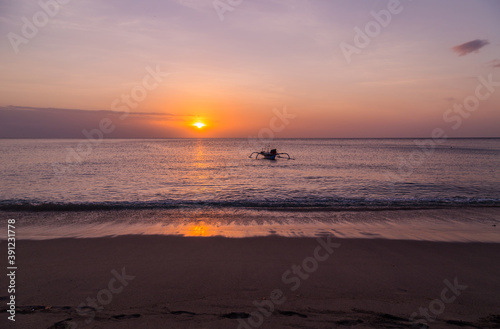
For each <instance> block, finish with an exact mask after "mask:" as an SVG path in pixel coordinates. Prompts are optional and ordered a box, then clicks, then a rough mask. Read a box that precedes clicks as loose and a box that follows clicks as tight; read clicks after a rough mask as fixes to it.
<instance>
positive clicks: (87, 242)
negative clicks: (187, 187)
mask: <svg viewBox="0 0 500 329" xmlns="http://www.w3.org/2000/svg"><path fill="white" fill-rule="evenodd" d="M328 239H330V240H328ZM321 241H322V242H321ZM337 244H338V246H337V247H336V245H337ZM328 246H329V247H328ZM328 248H330V249H328ZM328 250H331V251H332V253H329V252H328ZM498 254H500V244H499V243H474V242H469V243H457V242H426V241H407V240H406V241H400V240H384V239H336V238H331V237H330V238H328V237H322V238H316V239H315V238H287V237H277V236H268V237H252V238H223V237H178V236H138V235H136V236H119V237H115V238H92V239H91V238H86V239H74V238H73V239H53V240H40V241H35V240H23V241H20V242H19V243H18V246H17V253H16V256H17V259H18V267H19V270H18V273H19V274H18V278H17V286H18V288H19V289H18V291H17V296H16V298H17V307H18V311H17V316H16V317H17V320H16V323H18V325H21V324H22V327H23V328H39V327H45V328H49V327H51V326H53V328H59V327H61V328H64V326H66V327H70V325H71V324H70V322H72V321H73V322H75V323H76V324H77V325H78V327H79V328H80V327H82V328H83V327H86V326H88V327H89V328H90V327H92V328H123V327H134V328H163V327H165V326H167V327H169V328H238V327H241V328H245V325H244V324H243V323H246V325H247V326H248V325H250V327H252V328H253V327H254V326H252V325H251V324H252V323H258V322H259V321H260V320H259V319H260V317H259V312H260V315H261V317H262V318H263V321H262V325H261V326H260V327H261V328H286V327H290V326H303V327H314V328H332V327H334V328H337V327H338V328H347V327H349V326H352V327H355V328H386V327H391V326H392V327H398V328H411V327H412V325H414V324H415V323H416V322H415V319H417V320H418V319H421V318H425V317H423V316H422V315H421V314H419V313H420V308H422V309H428V310H429V309H430V310H433V309H434V310H436V307H438V306H439V305H441V304H442V303H443V301H442V297H441V296H442V292H443V290H444V289H445V288H447V287H448V288H447V289H448V290H447V292H446V293H445V294H444V296H445V297H446V300H447V301H449V302H445V303H444V304H443V305H444V306H445V307H444V309H443V310H442V311H441V310H439V311H440V312H437V313H439V314H437V313H436V314H434V313H432V312H431V313H430V314H431V315H432V316H433V319H432V321H430V320H429V321H427V322H428V323H429V324H430V325H431V327H432V328H450V327H456V328H458V327H464V326H465V325H470V326H472V325H475V326H479V327H485V326H489V327H494V326H498V324H499V323H500V313H499V312H498V309H499V307H500V300H499V299H498V291H500V282H499V281H498V277H500V264H499V263H498V262H496V261H494V259H496V257H497V255H498ZM297 266H299V267H300V268H301V270H300V271H298V270H297ZM117 273H118V274H117ZM132 277H133V278H132ZM113 278H115V279H113ZM120 278H121V281H120ZM113 280H114V281H113ZM5 281H6V279H5V278H4V279H2V285H5V283H6V282H5ZM112 281H113V282H112ZM110 282H112V283H110ZM119 282H120V283H119ZM450 284H451V287H453V286H454V285H455V286H456V287H458V290H457V289H455V290H457V291H458V294H456V295H453V294H451V293H450V291H452V290H450V289H451V288H450ZM464 286H467V287H466V288H464V289H462V288H463V287H464ZM293 288H296V289H293ZM276 290H279V291H281V295H280V294H278V293H276ZM454 296H455V298H453V297H454ZM2 298H3V297H2ZM452 299H453V302H451V300H452ZM89 300H90V301H92V300H94V302H93V303H94V304H93V305H90V304H89ZM440 300H441V302H439V301H440ZM280 302H281V303H280ZM90 303H91V304H92V302H90ZM259 305H260V306H259ZM82 306H84V308H82ZM271 306H272V307H271ZM414 312H416V313H417V316H416V317H415V316H414V319H413V320H414V321H413V322H412V321H411V320H410V318H411V317H412V314H413V313H414ZM1 314H4V317H5V319H2V320H1V321H6V317H7V313H5V311H4V312H2V313H1ZM249 316H250V317H249ZM90 317H92V320H91V321H90V323H89V324H87V323H86V322H85V321H87V320H88V319H89V318H90ZM69 319H71V320H69ZM245 321H246V322H245ZM249 321H250V322H249ZM252 321H253V322H252ZM57 323H59V324H58V326H59V327H57V325H56V324H57ZM417 327H419V326H417ZM51 328H52V327H51Z"/></svg>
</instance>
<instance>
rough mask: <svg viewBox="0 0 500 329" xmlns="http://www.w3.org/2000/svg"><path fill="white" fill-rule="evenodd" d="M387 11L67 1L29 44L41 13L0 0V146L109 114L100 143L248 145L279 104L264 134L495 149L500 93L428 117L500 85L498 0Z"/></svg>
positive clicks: (355, 5) (349, 5) (385, 6)
mask: <svg viewBox="0 0 500 329" xmlns="http://www.w3.org/2000/svg"><path fill="white" fill-rule="evenodd" d="M393 1H394V0H389V1H379V0H377V1H362V0H359V1H349V2H346V1H332V2H324V1H306V0H290V1H281V0H270V1H263V0H262V1H244V2H242V3H241V4H240V5H238V6H237V7H235V8H234V10H233V11H227V12H224V13H223V14H222V16H223V18H224V20H222V21H221V19H220V15H219V14H220V12H219V13H218V12H217V9H216V8H214V6H213V3H212V2H211V1H202V0H182V1H181V0H178V1H174V0H172V1H159V0H147V1H145V2H141V3H140V4H139V3H136V2H134V1H131V0H126V1H118V0H113V1H109V2H106V3H102V2H101V1H97V0H91V1H88V2H86V3H79V2H70V3H68V4H66V5H63V6H60V8H58V9H57V10H56V13H55V14H54V15H53V17H50V19H48V21H47V23H46V24H42V25H43V26H39V27H38V32H37V33H36V35H35V36H32V37H30V38H25V36H24V35H23V29H25V27H24V25H23V24H25V23H23V20H22V17H28V19H31V17H33V15H34V14H35V13H37V12H39V11H43V8H41V7H40V5H39V4H38V3H36V2H31V1H27V0H22V1H16V2H15V3H14V2H2V3H0V10H1V11H2V15H3V16H4V17H3V18H2V20H0V29H1V31H2V33H3V34H4V35H6V36H7V37H6V38H3V39H2V41H1V43H0V54H1V56H2V59H3V60H2V63H0V67H1V69H2V80H1V81H0V122H1V123H0V128H1V129H0V137H23V136H25V137H26V136H28V135H29V136H31V135H30V134H32V135H33V136H35V137H36V136H38V137H47V136H49V137H68V136H72V137H74V136H78V135H79V134H80V135H81V130H82V129H85V127H86V129H94V128H96V126H95V125H96V124H97V125H98V122H99V120H100V119H102V118H104V117H106V116H109V115H111V114H107V113H108V112H106V111H113V110H119V111H124V110H126V111H130V112H131V113H134V115H131V116H129V117H128V118H127V119H124V120H119V121H118V122H116V125H117V129H116V131H114V132H113V133H110V135H109V137H141V136H142V137H248V136H256V135H258V134H259V133H261V132H262V131H263V129H264V130H266V129H271V128H272V127H270V122H271V121H272V120H277V119H276V114H275V112H273V109H274V111H277V110H278V111H283V109H284V108H286V109H287V111H288V113H291V114H293V115H294V116H295V117H294V118H293V119H291V120H289V121H290V122H287V124H286V127H285V128H284V129H274V130H273V129H271V130H273V134H274V137H429V136H430V132H431V131H432V129H434V128H436V127H442V128H443V129H445V130H447V131H448V132H449V136H452V137H460V136H463V137H494V136H496V137H498V136H499V134H498V131H499V129H498V122H500V111H499V105H500V92H499V91H495V90H493V91H492V92H489V95H488V97H487V98H485V99H482V100H480V102H479V105H478V108H477V109H474V110H473V111H469V112H467V113H466V116H467V117H463V116H462V115H461V114H460V113H458V112H452V113H451V114H450V115H451V116H457V115H458V116H461V117H460V118H456V119H455V120H458V119H460V120H461V121H462V122H461V124H460V127H459V128H458V129H452V128H451V126H452V125H453V124H452V122H447V121H446V120H445V119H444V118H443V116H444V115H445V113H446V112H447V111H448V110H450V109H453V106H460V105H463V102H464V100H465V99H467V97H469V96H471V95H472V96H474V95H475V92H476V89H477V88H478V85H481V82H480V77H482V78H483V79H488V77H489V76H490V79H491V80H492V81H500V55H499V54H500V52H499V50H500V39H499V37H498V31H499V30H500V20H498V17H500V4H499V2H497V1H494V0H490V1H466V0H458V1H452V0H448V1H439V2H438V3H437V2H434V1H418V2H415V1H413V2H411V1H405V0H401V1H400V2H399V5H398V6H396V7H394V6H393V7H391V3H392V2H393ZM451 8H453V9H452V10H451ZM390 10H393V11H394V12H393V13H392V14H391V12H390ZM384 13H385V14H387V13H389V14H390V19H389V20H387V16H386V17H385V19H386V21H385V22H383V21H381V22H382V23H384V24H382V23H380V22H378V23H377V17H378V19H382V20H383V19H384ZM380 17H382V18H380ZM377 24H378V30H377V31H375V32H373V31H372V32H370V30H369V28H370V26H371V27H372V28H377ZM382 25H385V26H382ZM359 29H361V31H365V32H362V33H365V34H366V33H372V34H373V36H371V37H370V36H369V37H368V44H366V45H361V46H359V43H358V46H359V47H357V46H356V44H357V43H356V42H357V41H359V40H362V39H363V38H365V40H364V41H366V36H364V37H363V36H361V37H360V34H359V32H356V31H359ZM367 29H368V30H367ZM366 31H368V32H366ZM14 35H17V37H20V38H25V40H26V42H24V41H23V42H21V43H16V41H15V40H20V39H19V38H18V39H16V37H15V36H14ZM9 36H10V37H9ZM360 38H361V39H360ZM13 40H14V41H13ZM356 40H357V41H356ZM362 41H363V40H362ZM346 45H347V46H346ZM346 47H348V48H346ZM349 47H351V48H349ZM352 47H356V49H357V50H356V52H353V53H348V54H347V55H346V49H353V48H352ZM454 47H455V48H454ZM152 71H153V72H154V71H156V72H157V73H156V75H155V74H152V73H151V72H152ZM494 88H499V87H497V86H496V87H494ZM485 90H486V89H485ZM486 91H487V90H486ZM134 93H135V97H134V96H133V95H134ZM124 95H125V97H129V99H130V97H131V96H130V95H132V97H131V99H132V101H131V103H129V104H128V105H127V104H126V103H125V102H124V101H123V97H124ZM127 95H128V96H127ZM474 97H475V96H474ZM134 99H135V101H134ZM130 104H133V106H132V105H130ZM9 106H10V107H9ZM26 108H30V109H29V110H27V109H26ZM47 108H50V109H53V110H50V111H47V110H46V109H47ZM71 109H78V110H82V111H70V110H71ZM16 111H17V112H16ZM61 111H66V112H61ZM93 111H94V112H93ZM95 111H104V112H95ZM452 111H453V110H452ZM111 116H112V115H111ZM36 118H39V119H36ZM273 118H274V119H273ZM37 120H38V126H37V123H36V122H37ZM198 120H199V121H202V122H204V123H205V124H206V126H205V127H204V128H202V129H198V128H195V127H193V126H192V124H193V123H194V122H195V121H198ZM55 121H57V122H58V125H57V126H51V125H50V124H51V122H52V123H53V122H55ZM76 121H79V122H80V123H83V122H85V124H87V125H88V126H85V127H83V126H82V125H81V124H79V123H77V122H76ZM448 121H451V120H448ZM45 122H46V123H45ZM273 122H274V121H273ZM42 124H46V126H41V125H42ZM63 127H65V128H63ZM82 127H83V128H82ZM279 127H281V125H280V126H279ZM2 131H3V132H2ZM37 134H38V135H37ZM33 136H31V137H33Z"/></svg>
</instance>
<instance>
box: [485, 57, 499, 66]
mask: <svg viewBox="0 0 500 329" xmlns="http://www.w3.org/2000/svg"><path fill="white" fill-rule="evenodd" d="M486 64H487V65H488V66H489V67H500V59H498V58H497V59H494V60H492V61H489V62H488V63H486Z"/></svg>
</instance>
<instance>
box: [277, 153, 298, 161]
mask: <svg viewBox="0 0 500 329" xmlns="http://www.w3.org/2000/svg"><path fill="white" fill-rule="evenodd" d="M282 154H286V156H287V157H288V160H295V159H294V158H292V157H290V154H288V153H278V154H276V156H277V157H278V158H284V157H282V156H281V155H282Z"/></svg>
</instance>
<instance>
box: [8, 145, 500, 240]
mask: <svg viewBox="0 0 500 329" xmlns="http://www.w3.org/2000/svg"><path fill="white" fill-rule="evenodd" d="M418 143H429V141H425V140H420V141H418ZM273 145H274V146H275V147H277V148H278V151H281V152H287V153H289V154H291V155H292V156H294V157H295V160H285V159H278V160H276V161H271V160H255V159H249V158H248V155H249V154H250V153H251V152H252V151H259V150H260V149H261V146H262V145H258V144H256V145H252V143H249V141H248V140H246V139H231V140H229V139H226V140H216V139H214V140H107V141H102V142H99V143H94V144H89V142H87V141H78V140H0V150H1V152H0V155H1V158H0V171H1V175H2V176H1V183H2V189H0V222H4V221H5V220H6V219H7V218H15V219H16V220H17V222H16V225H17V230H18V231H17V237H18V238H21V239H23V238H25V239H46V238H57V237H98V236H113V235H121V234H179V235H189V236H192V235H200V236H213V235H223V236H231V237H245V236H261V235H269V234H278V235H284V236H318V235H325V234H333V235H335V236H338V237H356V238H360V237H361V238H390V239H419V240H435V241H483V242H485V241H488V242H500V207H499V206H500V169H499V168H500V140H498V139H454V140H447V141H446V142H445V143H443V144H441V145H439V146H435V147H434V148H431V147H430V146H428V147H419V146H418V145H416V144H415V142H414V141H413V140H408V139H404V140H402V139H401V140H397V139H386V140H380V139H379V140H367V139H364V140H359V139H358V140H338V139H323V140H322V139H295V140H292V139H290V140H276V141H274V144H273ZM2 225H3V224H2ZM5 225H6V224H5ZM4 233H5V232H4V231H3V230H2V231H1V232H0V238H5V234H4Z"/></svg>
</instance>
